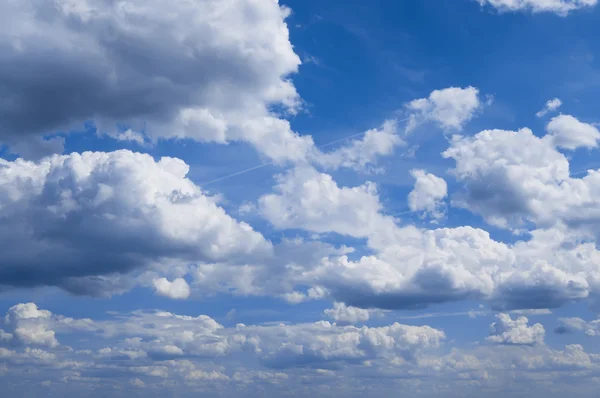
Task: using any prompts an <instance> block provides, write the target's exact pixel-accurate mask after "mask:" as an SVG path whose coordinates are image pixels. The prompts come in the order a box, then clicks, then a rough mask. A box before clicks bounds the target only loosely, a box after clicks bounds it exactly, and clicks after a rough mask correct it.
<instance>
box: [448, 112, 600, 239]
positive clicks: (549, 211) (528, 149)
mask: <svg viewBox="0 0 600 398" xmlns="http://www.w3.org/2000/svg"><path fill="white" fill-rule="evenodd" d="M549 126H550V127H549V131H550V132H551V133H550V134H548V135H546V136H544V137H541V138H540V137H537V136H535V135H534V134H533V132H532V131H531V130H529V129H526V128H524V129H521V130H519V131H516V132H515V131H503V130H486V131H483V132H481V133H479V134H477V135H475V136H474V137H455V138H454V140H453V142H452V145H451V147H450V148H449V149H448V150H447V151H445V152H444V156H445V157H447V158H452V159H454V160H455V161H456V168H455V169H454V173H455V175H456V177H457V179H458V180H459V181H460V182H462V183H464V187H465V190H464V191H463V192H462V193H459V194H457V195H456V196H455V197H454V200H453V202H454V203H455V204H456V205H459V206H462V207H465V208H468V209H469V210H471V211H473V212H475V213H479V214H481V215H482V216H484V217H485V219H486V221H488V222H489V223H491V224H494V225H498V226H502V227H512V228H518V227H521V226H522V225H524V223H525V222H532V223H534V224H535V225H537V226H538V227H552V226H560V225H566V226H568V227H569V228H572V229H577V230H579V231H583V232H588V233H592V234H594V235H595V234H597V233H598V232H600V229H599V228H598V226H599V224H598V221H599V219H598V211H599V209H600V202H599V201H598V198H599V197H600V196H599V194H600V192H598V187H599V186H600V184H599V183H598V181H600V173H599V172H598V171H595V170H589V171H588V173H587V175H585V176H584V177H583V178H574V177H571V176H570V170H569V161H568V159H567V157H566V156H565V155H563V154H562V153H561V152H559V151H558V149H557V148H556V147H557V146H567V147H569V148H576V147H579V146H589V145H595V137H596V135H595V134H596V133H597V130H595V128H594V127H592V126H590V125H586V124H583V123H580V122H578V121H577V120H576V119H574V118H572V117H564V116H559V117H558V118H555V119H553V121H551V122H550V125H549ZM592 142H594V143H593V144H592Z"/></svg>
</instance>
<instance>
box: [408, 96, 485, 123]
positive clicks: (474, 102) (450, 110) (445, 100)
mask: <svg viewBox="0 0 600 398" xmlns="http://www.w3.org/2000/svg"><path fill="white" fill-rule="evenodd" d="M480 106H481V102H480V100H479V90H478V89H477V88H475V87H471V86H469V87H467V88H460V87H449V88H446V89H443V90H434V91H432V92H431V94H429V97H428V98H420V99H416V100H413V101H411V102H409V103H408V104H406V108H407V109H408V110H409V111H410V112H411V113H412V115H411V119H410V120H409V124H408V127H407V131H412V130H414V129H415V128H416V127H417V125H419V124H421V123H425V122H434V123H437V124H439V125H440V127H442V128H443V129H444V130H454V131H460V130H462V128H463V126H464V125H465V124H466V123H467V122H468V121H469V120H471V119H472V118H473V116H474V115H475V112H476V111H477V109H479V108H480Z"/></svg>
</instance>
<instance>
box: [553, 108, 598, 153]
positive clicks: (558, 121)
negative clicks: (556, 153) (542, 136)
mask: <svg viewBox="0 0 600 398" xmlns="http://www.w3.org/2000/svg"><path fill="white" fill-rule="evenodd" d="M546 130H547V131H548V136H549V137H551V139H552V142H553V143H554V145H556V146H557V147H560V148H564V149H571V150H573V149H577V148H582V147H583V148H596V147H597V146H598V140H600V131H598V129H597V128H596V127H595V126H593V125H591V124H587V123H583V122H580V121H579V120H577V119H576V118H574V117H573V116H571V115H559V116H556V117H554V118H552V120H550V123H548V125H547V126H546Z"/></svg>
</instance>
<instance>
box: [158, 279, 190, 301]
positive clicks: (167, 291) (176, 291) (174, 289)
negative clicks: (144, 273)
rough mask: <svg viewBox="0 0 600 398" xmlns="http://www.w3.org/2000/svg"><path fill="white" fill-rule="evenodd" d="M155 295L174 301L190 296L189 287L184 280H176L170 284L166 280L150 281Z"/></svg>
mask: <svg viewBox="0 0 600 398" xmlns="http://www.w3.org/2000/svg"><path fill="white" fill-rule="evenodd" d="M152 283H153V284H154V289H155V290H156V293H157V294H159V295H161V296H165V297H169V298H172V299H175V300H181V299H187V298H188V297H189V296H190V286H189V285H188V284H187V282H186V281H185V279H183V278H176V279H174V280H173V282H170V281H169V280H168V279H167V278H158V279H154V280H153V281H152Z"/></svg>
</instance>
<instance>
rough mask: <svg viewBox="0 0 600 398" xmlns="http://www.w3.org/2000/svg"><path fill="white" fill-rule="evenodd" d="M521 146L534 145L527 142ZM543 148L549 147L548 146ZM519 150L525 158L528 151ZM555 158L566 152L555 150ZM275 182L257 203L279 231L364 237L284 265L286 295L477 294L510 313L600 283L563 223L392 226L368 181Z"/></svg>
mask: <svg viewBox="0 0 600 398" xmlns="http://www.w3.org/2000/svg"><path fill="white" fill-rule="evenodd" d="M507 136H508V137H512V135H507ZM474 139H479V135H478V136H475V137H474ZM536 139H537V138H536ZM500 142H504V143H506V142H507V140H504V141H500ZM480 147H481V145H480V146H476V148H480ZM520 148H521V147H519V149H520ZM524 148H525V147H524ZM526 148H528V149H529V150H530V151H535V150H536V147H535V146H533V145H529V146H527V147H526ZM548 151H555V150H554V149H553V148H552V147H549V148H548ZM467 153H468V154H469V155H468V156H467V155H466V154H467ZM509 153H510V154H511V155H514V154H515V153H513V152H509ZM526 153H527V154H529V156H532V158H533V156H534V155H533V154H534V153H535V152H532V153H529V152H526ZM461 156H462V155H461ZM464 156H465V159H468V160H469V161H470V160H474V161H475V162H476V163H475V164H476V165H479V164H483V165H484V166H485V167H489V165H491V166H493V165H494V161H490V160H489V159H487V158H486V159H484V160H481V161H480V160H478V159H477V156H474V155H473V152H472V151H471V152H465V155H464ZM516 156H519V155H518V153H517V155H516ZM556 156H557V157H558V159H564V158H563V155H561V154H560V153H558V152H556ZM542 158H543V157H542ZM519 159H524V158H523V157H522V156H521V157H520V158H519ZM534 160H535V161H536V162H540V167H543V168H548V167H557V166H558V167H559V170H560V166H561V165H560V163H558V162H557V163H554V164H552V163H548V162H543V161H541V160H540V159H538V158H537V157H536V158H535V159H534ZM459 164H460V162H459ZM499 164H502V163H499ZM521 164H522V163H519V165H521ZM460 170H461V173H462V172H463V171H462V169H460ZM464 173H465V175H467V176H471V174H468V172H467V171H464ZM278 181H279V182H278V184H277V186H276V187H275V193H273V194H268V195H265V196H263V197H262V198H261V199H260V200H259V204H260V206H259V207H260V209H261V213H262V214H263V215H264V216H265V217H266V218H267V220H269V221H270V222H271V223H272V224H273V225H274V226H275V227H276V228H277V229H283V230H285V229H292V230H293V229H298V228H299V229H304V230H307V231H312V232H317V233H336V234H339V235H342V236H348V237H353V238H362V239H366V245H367V248H368V250H369V251H370V253H368V254H365V255H363V256H362V257H360V258H356V257H354V258H352V259H351V258H349V257H348V256H347V255H346V254H341V255H340V254H338V255H335V254H329V255H326V256H325V257H322V258H320V259H315V260H316V263H313V264H312V265H310V266H308V267H298V266H297V265H295V264H294V266H292V267H288V269H287V271H288V272H287V273H286V274H285V275H284V276H283V278H284V279H283V280H286V281H288V286H289V288H288V289H289V290H288V293H292V292H293V291H295V289H293V286H294V285H299V286H309V287H311V288H313V289H319V291H322V292H323V294H322V296H324V297H327V298H330V299H332V300H334V301H339V302H343V303H345V304H346V305H348V306H353V307H359V308H363V309H366V308H380V309H400V308H422V307H426V306H427V305H429V304H433V303H442V302H449V301H459V300H468V299H475V300H477V299H483V300H486V301H488V302H489V303H490V304H491V305H492V306H493V307H494V308H495V309H499V310H506V311H508V310H513V309H548V308H555V307H558V306H560V305H562V304H564V303H566V302H570V301H573V300H581V299H585V298H587V297H588V296H589V295H590V294H591V293H592V292H596V291H598V289H599V288H600V284H599V283H598V281H599V280H600V272H599V271H598V269H597V267H596V266H595V265H594V264H595V261H597V260H596V259H598V258H600V253H598V251H597V250H596V247H595V245H594V244H593V243H590V242H581V241H580V239H579V238H578V237H577V236H576V235H573V234H571V233H570V232H569V231H568V230H565V229H564V228H563V229H560V228H558V227H557V228H550V229H539V230H535V231H531V232H530V234H531V237H532V238H531V239H529V240H528V241H517V242H516V243H514V244H505V243H502V242H498V241H495V240H493V239H491V237H490V235H489V233H488V232H486V231H484V230H481V229H476V228H471V227H458V228H440V229H435V230H427V229H419V228H416V227H414V226H411V225H404V226H399V225H398V224H399V222H400V220H397V219H395V218H393V217H390V216H386V215H384V214H382V209H383V206H382V205H381V203H380V200H379V197H378V194H377V191H376V189H375V187H374V185H371V184H365V185H362V186H358V187H340V186H338V185H337V183H336V182H335V181H334V180H333V178H332V177H331V176H330V175H327V174H324V173H319V172H317V171H316V170H314V169H312V168H296V169H293V170H291V171H289V172H288V173H286V174H284V175H282V176H280V177H279V180H278ZM536 181H539V178H538V179H536ZM518 182H519V183H520V182H522V181H521V180H518ZM502 198H503V199H504V200H505V201H509V200H510V199H511V197H510V196H504V197H502ZM500 200H501V196H500V195H499V196H498V201H500ZM490 208H491V209H493V210H494V211H497V209H496V208H493V207H491V206H490ZM486 209H487V207H486ZM292 264H293V263H292ZM295 296H298V297H299V298H301V299H302V300H305V299H307V298H309V296H306V295H304V294H300V295H298V294H296V293H295ZM322 296H320V297H322Z"/></svg>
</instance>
